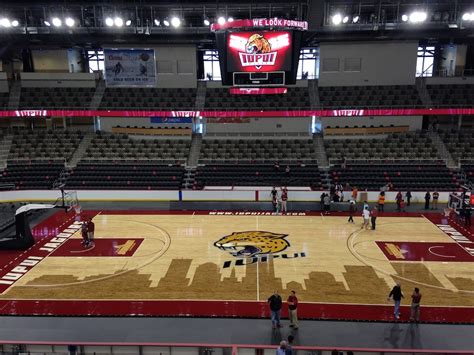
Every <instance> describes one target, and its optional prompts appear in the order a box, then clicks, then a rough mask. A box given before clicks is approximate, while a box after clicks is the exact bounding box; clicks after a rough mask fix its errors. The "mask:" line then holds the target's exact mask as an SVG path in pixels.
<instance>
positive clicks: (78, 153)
mask: <svg viewBox="0 0 474 355" xmlns="http://www.w3.org/2000/svg"><path fill="white" fill-rule="evenodd" d="M94 136H95V134H94V132H88V133H87V134H85V135H84V137H83V138H82V140H81V142H80V143H79V145H78V146H77V149H76V150H75V151H74V153H73V154H72V156H71V158H70V159H69V160H68V162H67V163H66V167H67V168H75V167H76V166H77V163H78V162H79V161H80V160H81V159H82V158H83V157H84V154H85V152H86V150H87V148H88V147H89V145H90V144H91V142H92V139H93V138H94Z"/></svg>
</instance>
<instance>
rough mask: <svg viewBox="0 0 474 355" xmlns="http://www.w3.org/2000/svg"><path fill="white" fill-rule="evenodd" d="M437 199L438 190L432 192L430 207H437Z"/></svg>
mask: <svg viewBox="0 0 474 355" xmlns="http://www.w3.org/2000/svg"><path fill="white" fill-rule="evenodd" d="M438 199H439V192H438V191H435V192H433V203H431V209H432V210H437V209H438Z"/></svg>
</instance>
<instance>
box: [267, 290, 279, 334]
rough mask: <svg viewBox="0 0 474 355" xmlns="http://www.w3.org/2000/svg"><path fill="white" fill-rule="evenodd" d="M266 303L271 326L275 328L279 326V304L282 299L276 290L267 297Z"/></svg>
mask: <svg viewBox="0 0 474 355" xmlns="http://www.w3.org/2000/svg"><path fill="white" fill-rule="evenodd" d="M267 302H268V305H269V306H270V312H271V319H272V327H273V329H275V328H277V327H278V328H280V327H281V324H280V314H281V305H282V300H281V296H280V295H279V294H278V291H275V292H274V293H273V295H271V296H270V297H268V300H267Z"/></svg>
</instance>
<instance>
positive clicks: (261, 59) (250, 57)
mask: <svg viewBox="0 0 474 355" xmlns="http://www.w3.org/2000/svg"><path fill="white" fill-rule="evenodd" d="M271 49H272V45H271V44H270V42H269V41H268V40H267V39H266V38H265V37H264V36H262V35H261V34H253V35H251V36H250V37H249V39H248V40H247V43H246V44H245V50H246V53H242V52H239V57H240V64H242V66H243V67H252V66H255V68H256V69H260V68H261V67H262V66H263V65H275V62H276V58H277V52H272V51H271Z"/></svg>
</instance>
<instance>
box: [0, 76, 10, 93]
mask: <svg viewBox="0 0 474 355" xmlns="http://www.w3.org/2000/svg"><path fill="white" fill-rule="evenodd" d="M0 92H8V78H7V73H0Z"/></svg>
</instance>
